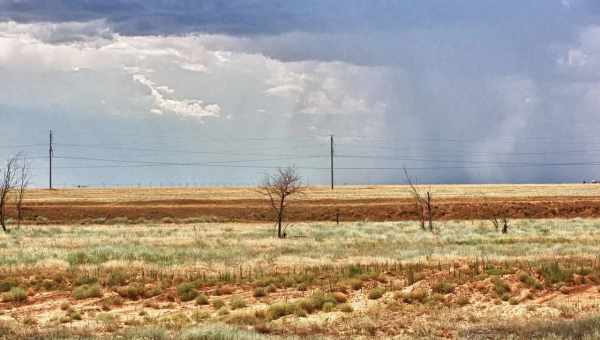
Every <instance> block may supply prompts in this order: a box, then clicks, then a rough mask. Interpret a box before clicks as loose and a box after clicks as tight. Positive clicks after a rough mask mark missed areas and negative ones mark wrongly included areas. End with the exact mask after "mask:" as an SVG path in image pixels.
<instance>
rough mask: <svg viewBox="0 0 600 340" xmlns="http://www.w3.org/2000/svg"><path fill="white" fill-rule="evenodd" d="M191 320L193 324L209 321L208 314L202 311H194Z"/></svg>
mask: <svg viewBox="0 0 600 340" xmlns="http://www.w3.org/2000/svg"><path fill="white" fill-rule="evenodd" d="M191 318H192V320H194V321H195V322H202V321H204V320H207V319H210V313H209V312H206V311H202V310H195V311H194V312H193V313H192V315H191Z"/></svg>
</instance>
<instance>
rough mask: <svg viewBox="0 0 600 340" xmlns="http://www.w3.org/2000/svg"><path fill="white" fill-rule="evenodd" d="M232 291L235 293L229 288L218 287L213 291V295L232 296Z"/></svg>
mask: <svg viewBox="0 0 600 340" xmlns="http://www.w3.org/2000/svg"><path fill="white" fill-rule="evenodd" d="M234 291H235V289H234V288H233V287H231V286H220V287H217V289H216V290H215V295H217V296H222V295H231V294H233V292H234Z"/></svg>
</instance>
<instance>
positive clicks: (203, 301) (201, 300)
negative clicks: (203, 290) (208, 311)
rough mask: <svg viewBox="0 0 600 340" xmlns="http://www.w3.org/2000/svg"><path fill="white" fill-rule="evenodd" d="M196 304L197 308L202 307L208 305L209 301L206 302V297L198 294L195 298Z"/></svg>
mask: <svg viewBox="0 0 600 340" xmlns="http://www.w3.org/2000/svg"><path fill="white" fill-rule="evenodd" d="M196 304H197V305H198V306H203V305H208V304H209V301H208V296H206V295H204V294H199V295H198V296H197V297H196Z"/></svg>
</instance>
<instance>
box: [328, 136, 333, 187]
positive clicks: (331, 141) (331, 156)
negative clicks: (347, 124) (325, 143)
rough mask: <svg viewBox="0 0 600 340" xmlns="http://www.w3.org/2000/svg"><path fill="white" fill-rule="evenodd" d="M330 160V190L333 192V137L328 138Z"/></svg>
mask: <svg viewBox="0 0 600 340" xmlns="http://www.w3.org/2000/svg"><path fill="white" fill-rule="evenodd" d="M329 141H330V147H331V152H330V158H331V190H333V135H331V136H330V140H329Z"/></svg>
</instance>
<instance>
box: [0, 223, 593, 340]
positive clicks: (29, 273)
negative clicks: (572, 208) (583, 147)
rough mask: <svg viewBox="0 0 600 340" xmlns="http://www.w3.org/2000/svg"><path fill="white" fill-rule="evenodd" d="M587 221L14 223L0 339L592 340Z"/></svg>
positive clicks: (0, 287) (3, 263)
mask: <svg viewBox="0 0 600 340" xmlns="http://www.w3.org/2000/svg"><path fill="white" fill-rule="evenodd" d="M598 223H599V222H598V221H595V220H570V221H565V220H540V221H534V220H513V221H511V230H510V232H509V233H507V234H503V233H500V232H496V231H495V230H494V227H493V225H492V224H490V222H489V221H474V222H438V223H436V227H435V233H429V232H426V233H424V232H422V231H421V226H420V224H419V222H395V223H369V222H360V223H348V224H341V225H339V226H338V225H335V224H326V223H316V224H306V223H304V224H297V225H295V227H294V229H293V232H294V233H295V234H294V235H296V236H297V237H289V236H288V239H287V240H277V239H275V238H274V237H273V235H272V230H271V229H270V226H265V225H251V224H248V225H246V224H199V225H193V226H192V225H177V224H168V225H144V226H138V225H123V226H120V227H119V228H115V227H114V226H107V225H101V226H98V225H86V226H35V227H32V226H23V227H22V228H21V229H20V230H14V231H13V232H11V233H10V234H2V236H1V237H0V253H1V254H2V256H1V257H0V296H1V298H2V302H0V307H1V308H0V310H1V312H0V338H2V337H4V338H7V339H13V338H14V339H19V338H22V339H26V338H28V337H29V338H31V337H35V336H40V334H42V335H43V336H54V334H56V337H58V338H60V336H63V335H64V336H73V337H84V338H94V337H96V338H102V337H103V336H104V337H105V338H107V339H108V338H116V337H117V336H120V337H121V338H123V339H142V338H148V339H196V338H200V339H203V337H204V338H206V339H214V338H215V337H216V338H218V336H224V337H225V338H227V337H228V336H230V338H231V339H238V338H240V339H244V338H250V339H254V338H256V339H260V338H263V337H264V338H267V337H270V338H278V337H281V338H287V337H288V336H293V335H295V336H298V337H299V338H301V337H306V336H309V335H313V336H324V337H334V338H352V337H375V338H386V337H391V336H405V337H409V338H410V337H415V336H418V337H421V338H438V337H460V336H463V337H468V338H476V339H477V338H481V339H488V338H497V339H504V338H510V336H512V335H514V336H517V338H518V336H521V335H520V334H530V335H531V334H534V333H528V332H529V328H527V326H526V325H523V324H522V323H521V320H522V319H523V318H525V317H526V318H527V319H528V320H532V322H533V323H534V324H535V323H536V322H539V324H538V327H539V329H540V334H543V336H546V337H548V338H549V339H550V338H552V336H554V335H556V336H557V337H558V338H561V337H562V338H565V339H567V338H569V337H571V338H581V337H579V335H581V334H585V335H586V336H588V335H589V336H590V338H593V335H594V334H597V332H598V328H597V327H596V326H595V325H597V323H596V321H592V320H596V319H595V315H594V313H595V311H597V310H599V308H600V299H599V297H600V291H599V289H600V261H599V260H598V259H597V258H596V256H595V255H596V254H597V253H598V252H599V251H600V246H599V245H598V244H599V243H600V242H598V241H600V232H598V231H597V226H598V225H599V224H598ZM548 230H551V232H550V233H549V232H548ZM290 232H291V230H290ZM199 233H200V234H201V235H202V237H198V234H199ZM582 234H585V235H586V236H585V238H582V237H581V235H582ZM399 259H402V261H400V260H399ZM547 296H552V297H553V298H552V299H550V300H547V298H546V297H547ZM574 299H576V300H575V301H577V303H573V301H574ZM28 325H35V327H28ZM542 325H547V327H546V326H542ZM34 332H36V333H34ZM60 332H63V333H60ZM98 333H101V334H104V335H98ZM61 334H62V335H61ZM207 334H208V335H207ZM215 334H216V335H215ZM535 334H537V333H535ZM59 335H60V336H59ZM213 335H214V337H213ZM530 337H532V338H536V336H533V335H531V336H530ZM63 338H64V337H63ZM583 338H585V337H583ZM227 339H228V338H227Z"/></svg>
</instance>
